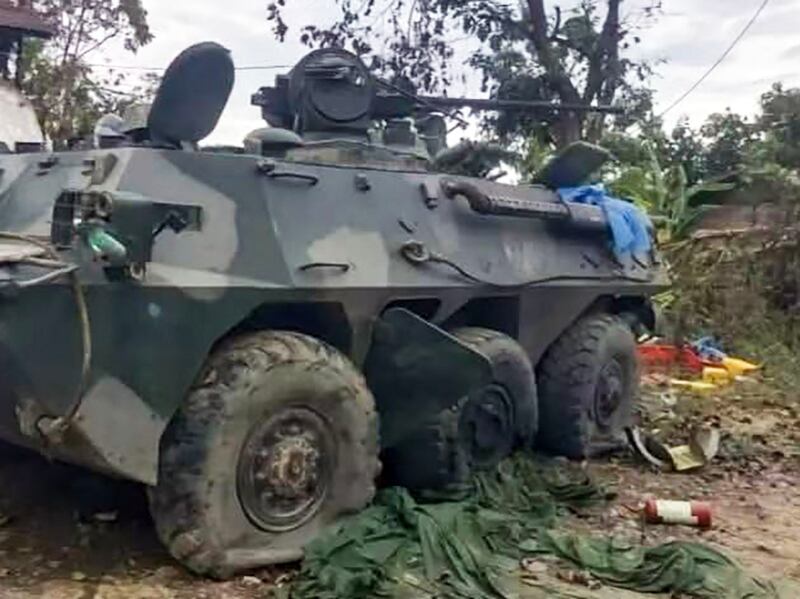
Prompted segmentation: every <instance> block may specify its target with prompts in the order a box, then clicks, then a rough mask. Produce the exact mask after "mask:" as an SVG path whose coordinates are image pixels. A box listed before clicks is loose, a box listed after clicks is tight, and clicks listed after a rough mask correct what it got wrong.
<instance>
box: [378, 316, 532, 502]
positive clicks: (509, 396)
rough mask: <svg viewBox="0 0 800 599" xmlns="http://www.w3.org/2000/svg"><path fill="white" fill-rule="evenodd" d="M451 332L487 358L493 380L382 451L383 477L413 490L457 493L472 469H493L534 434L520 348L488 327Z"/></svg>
mask: <svg viewBox="0 0 800 599" xmlns="http://www.w3.org/2000/svg"><path fill="white" fill-rule="evenodd" d="M451 333H452V335H453V336H455V337H457V338H458V339H459V340H460V341H461V342H462V343H465V344H466V345H468V346H470V347H471V348H473V349H475V350H476V351H478V352H480V353H482V354H483V355H484V356H486V357H487V358H488V359H489V361H490V362H491V365H492V373H493V381H492V383H491V384H490V385H489V386H488V387H485V388H483V389H479V390H476V391H475V392H474V393H472V394H471V395H469V396H468V397H464V398H462V399H461V401H459V402H458V403H457V404H456V405H454V406H453V407H451V408H450V409H448V410H444V411H442V412H441V413H439V414H438V416H437V417H436V418H434V419H433V420H432V422H430V423H428V424H427V426H424V427H422V428H421V429H420V430H419V431H417V432H416V433H415V434H413V435H411V436H410V437H409V438H408V439H405V440H404V441H403V443H401V444H399V445H398V446H396V447H393V448H390V449H388V450H387V451H386V453H385V457H384V462H385V464H386V468H387V476H388V479H389V480H390V481H391V482H392V483H393V484H399V485H402V486H405V487H408V488H410V489H412V490H415V491H436V492H444V493H457V492H460V491H462V490H464V489H465V488H467V487H468V485H469V480H470V473H471V472H472V471H474V470H488V469H491V468H493V467H494V466H496V465H497V464H498V463H499V462H500V461H501V460H502V459H503V458H505V457H507V456H508V455H510V454H511V453H512V451H513V450H514V449H515V447H517V446H524V447H530V446H531V444H532V441H533V439H534V436H535V434H536V428H537V412H538V409H537V399H536V380H535V376H534V371H533V367H532V366H531V363H530V360H529V359H528V356H527V354H526V353H525V351H524V350H523V349H522V347H521V346H520V345H519V344H518V343H517V342H516V341H514V340H513V339H512V338H510V337H508V336H507V335H504V334H503V333H499V332H497V331H492V330H490V329H482V328H476V327H466V328H460V329H456V330H454V331H452V332H451Z"/></svg>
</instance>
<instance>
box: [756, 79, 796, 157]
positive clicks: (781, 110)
mask: <svg viewBox="0 0 800 599" xmlns="http://www.w3.org/2000/svg"><path fill="white" fill-rule="evenodd" d="M761 109H762V112H763V114H762V115H761V118H760V119H759V124H760V126H761V129H762V130H763V131H765V132H766V139H765V144H766V145H767V152H768V154H767V155H768V156H769V157H770V158H771V159H772V160H774V161H775V162H777V163H778V164H780V165H781V166H784V167H789V168H795V169H800V89H798V88H793V89H784V88H783V86H782V85H781V84H780V83H776V84H774V85H773V86H772V89H770V90H769V91H768V92H766V93H765V94H763V95H762V96H761ZM762 158H763V156H762Z"/></svg>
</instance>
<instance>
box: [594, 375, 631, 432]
mask: <svg viewBox="0 0 800 599" xmlns="http://www.w3.org/2000/svg"><path fill="white" fill-rule="evenodd" d="M623 378H624V375H623V369H622V365H621V364H620V363H619V362H618V361H617V360H611V361H610V362H609V363H608V364H606V365H605V366H603V368H602V369H601V370H600V375H599V377H598V380H597V389H596V390H595V398H594V412H595V422H596V423H597V426H598V427H599V428H601V429H607V428H609V427H610V426H611V424H612V422H613V419H614V415H615V414H616V412H617V410H618V408H619V407H620V405H621V403H622V396H623V393H624V382H623Z"/></svg>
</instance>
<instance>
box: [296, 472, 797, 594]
mask: <svg viewBox="0 0 800 599" xmlns="http://www.w3.org/2000/svg"><path fill="white" fill-rule="evenodd" d="M565 472H570V475H571V476H572V479H571V480H570V479H569V478H567V475H566V474H565ZM609 495H610V494H609V493H608V492H607V491H604V490H603V489H602V488H601V487H599V486H597V485H595V484H594V483H593V482H592V480H591V479H590V478H588V477H587V475H586V474H585V473H584V472H582V471H577V473H576V472H575V470H574V469H570V468H568V467H567V464H565V463H563V462H557V463H556V465H555V466H554V465H553V463H552V462H550V463H548V464H543V463H541V462H537V461H534V460H532V459H530V458H521V457H518V458H515V459H511V460H508V461H506V462H504V463H503V464H502V465H501V467H500V468H499V469H498V470H497V471H496V472H493V473H487V474H481V475H478V476H477V477H476V479H475V492H474V494H473V495H472V496H471V497H470V498H468V499H466V500H462V501H458V502H442V503H436V504H423V503H418V502H417V501H415V500H414V498H412V497H411V496H410V495H409V494H408V493H407V492H406V491H405V490H402V489H396V488H394V489H387V490H384V491H383V492H382V493H381V494H380V495H379V497H378V500H377V502H376V504H375V505H374V506H372V507H371V508H369V509H367V510H366V511H365V512H363V513H362V514H358V515H356V516H354V517H352V518H351V519H349V520H347V521H345V522H343V523H341V525H340V526H337V527H336V528H335V529H334V530H332V531H331V532H330V533H329V534H327V535H325V536H324V537H322V538H321V539H319V540H318V541H315V542H314V543H312V544H311V545H310V546H309V547H308V550H307V556H306V559H305V561H304V563H303V566H302V570H301V572H300V576H299V579H298V581H297V583H296V584H295V586H294V587H293V588H292V589H291V591H290V592H289V596H290V597H292V598H294V599H306V598H308V599H311V598H312V597H313V598H320V599H335V598H338V597H354V598H357V597H374V596H405V595H406V594H408V593H410V592H412V591H413V592H414V593H415V596H423V597H424V596H429V597H434V596H436V597H438V596H447V597H454V598H455V597H463V598H470V599H475V598H487V599H488V598H502V597H509V596H511V594H512V592H511V587H510V586H509V584H510V582H511V581H513V580H515V579H518V578H520V577H522V578H524V579H525V584H527V585H530V586H536V578H532V577H531V565H530V564H531V561H530V560H529V558H531V557H535V556H544V557H551V558H552V557H555V558H558V559H560V560H561V562H562V564H561V565H562V566H564V565H566V566H568V567H569V569H570V570H574V568H578V572H580V573H582V574H580V575H575V576H571V577H569V578H570V581H571V582H576V583H579V584H583V585H584V586H587V585H588V582H586V581H590V580H591V581H599V582H600V583H602V584H603V585H610V586H614V587H620V588H624V589H630V590H634V591H640V592H668V593H687V594H690V595H693V596H696V597H709V598H711V597H714V598H719V597H727V598H730V599H739V598H742V599H744V598H745V597H746V598H749V599H758V598H764V599H778V598H779V597H781V595H780V594H779V592H778V590H777V589H776V588H775V587H774V586H773V585H772V583H770V582H767V581H765V580H761V579H759V578H756V577H753V576H750V575H749V574H747V573H746V572H745V571H744V570H743V569H742V568H741V567H740V566H739V565H738V564H737V563H736V562H734V561H733V560H732V559H730V558H728V557H727V556H725V555H724V554H723V553H721V552H720V551H718V550H716V549H714V548H712V547H709V546H706V545H704V544H701V543H696V542H682V541H673V542H668V543H663V544H660V545H657V546H655V547H645V546H641V545H640V544H637V543H633V542H631V541H630V540H626V539H622V538H617V537H614V536H592V535H586V534H582V533H575V532H562V531H558V530H557V529H556V526H557V524H558V522H559V516H560V515H563V514H564V513H566V512H568V511H573V510H577V511H578V512H580V511H583V510H586V509H591V508H593V507H598V506H602V505H604V504H605V501H606V499H607V498H608V497H609ZM526 558H528V561H526ZM564 562H566V564H565V563H564ZM534 563H535V562H534ZM520 564H522V567H520ZM525 564H527V567H526V565H525ZM562 573H563V570H562ZM558 578H559V579H560V580H562V581H563V580H564V577H563V575H562V576H560V577H558ZM579 579H580V580H579ZM594 584H595V583H594V582H593V583H592V585H594ZM549 593H550V594H549V596H551V597H558V596H563V597H568V596H569V595H559V594H556V593H554V592H553V589H552V588H550V589H549ZM787 599H788V596H787Z"/></svg>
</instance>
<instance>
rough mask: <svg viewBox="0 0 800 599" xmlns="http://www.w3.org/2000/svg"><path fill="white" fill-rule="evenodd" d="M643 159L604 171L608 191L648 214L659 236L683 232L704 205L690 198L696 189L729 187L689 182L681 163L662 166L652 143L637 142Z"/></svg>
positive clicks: (730, 186)
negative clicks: (641, 161)
mask: <svg viewBox="0 0 800 599" xmlns="http://www.w3.org/2000/svg"><path fill="white" fill-rule="evenodd" d="M641 151H643V152H644V153H645V154H646V156H647V163H645V164H634V165H633V166H624V165H623V166H622V167H618V168H617V169H615V170H613V171H611V172H609V173H607V174H606V183H607V185H608V187H609V189H610V191H611V192H612V193H613V194H614V195H617V196H619V197H622V198H626V199H629V200H631V201H633V202H634V203H635V204H637V205H638V206H640V207H641V208H643V209H644V210H646V211H647V212H648V214H650V216H651V218H652V219H653V222H654V223H655V225H656V228H657V230H658V234H659V239H660V240H661V241H663V242H669V241H674V240H678V239H681V238H683V237H685V236H686V234H687V233H688V232H689V229H690V228H691V226H692V225H693V224H694V223H695V222H696V221H697V219H698V218H699V217H700V216H702V215H703V214H704V213H705V212H706V210H707V207H706V206H705V205H699V206H698V205H696V204H697V202H694V201H693V200H694V199H695V198H696V197H697V196H698V194H700V193H704V194H709V193H716V192H723V191H730V190H731V189H733V188H734V185H733V184H730V183H713V182H709V183H697V184H695V185H690V183H689V179H688V177H687V176H686V171H685V170H684V167H683V165H682V164H673V165H671V166H667V167H663V166H662V165H661V162H660V161H659V158H658V155H657V153H656V150H655V144H653V143H652V142H645V143H643V144H641Z"/></svg>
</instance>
